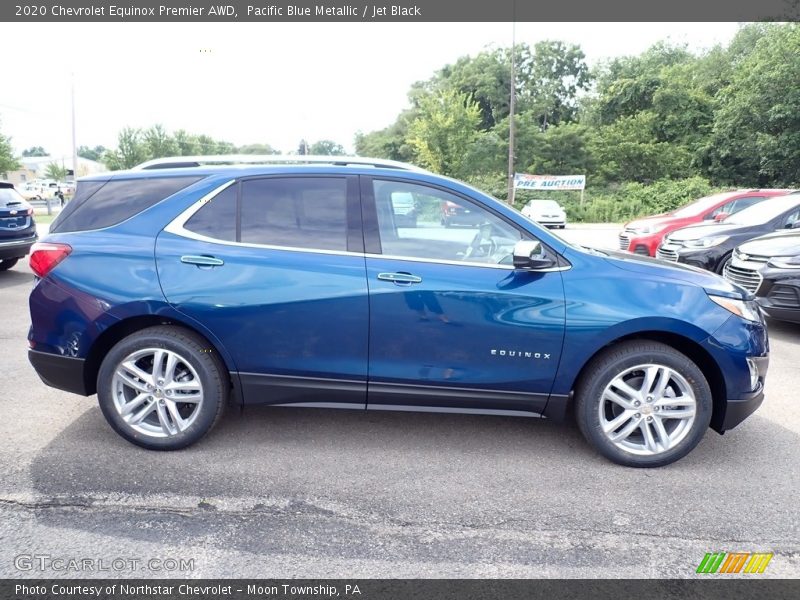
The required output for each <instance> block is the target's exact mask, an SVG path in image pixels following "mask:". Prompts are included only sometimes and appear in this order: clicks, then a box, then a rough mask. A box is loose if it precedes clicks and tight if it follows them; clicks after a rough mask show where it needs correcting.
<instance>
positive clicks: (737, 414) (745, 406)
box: [711, 356, 769, 433]
mask: <svg viewBox="0 0 800 600" xmlns="http://www.w3.org/2000/svg"><path fill="white" fill-rule="evenodd" d="M750 360H751V361H753V362H754V363H755V364H756V366H757V368H758V387H757V388H756V390H755V391H753V392H751V393H749V394H745V395H743V396H742V397H740V398H728V401H727V402H726V403H725V407H724V409H723V411H722V414H718V411H715V412H714V418H713V420H712V422H711V428H712V429H714V431H717V432H718V433H725V432H726V431H728V430H729V429H733V428H734V427H736V426H737V425H738V424H739V423H741V422H742V421H744V420H745V419H746V418H747V417H749V416H750V415H752V414H753V413H754V412H755V411H756V410H758V407H759V406H761V403H762V402H764V379H765V378H766V376H767V370H768V368H769V356H757V357H752V358H750Z"/></svg>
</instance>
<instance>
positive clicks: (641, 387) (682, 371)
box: [575, 340, 712, 467]
mask: <svg viewBox="0 0 800 600" xmlns="http://www.w3.org/2000/svg"><path fill="white" fill-rule="evenodd" d="M575 411H576V417H577V421H578V427H579V428H580V430H581V432H582V433H583V435H584V437H586V439H587V440H588V441H589V442H590V443H591V444H592V445H593V446H594V447H595V448H596V449H597V450H598V451H599V452H600V453H601V454H602V455H603V456H605V457H606V458H608V459H610V460H612V461H614V462H615V463H618V464H621V465H626V466H631V467H660V466H664V465H668V464H670V463H672V462H675V461H676V460H678V459H680V458H682V457H684V456H685V455H686V454H688V453H689V452H690V451H691V450H692V449H693V448H694V447H695V446H697V444H698V443H699V442H700V440H701V439H702V437H703V435H704V434H705V431H706V429H708V425H709V422H710V421H711V412H712V396H711V389H710V387H709V385H708V382H707V381H706V379H705V377H704V376H703V373H702V371H700V369H699V368H698V367H697V365H696V364H695V363H694V362H692V360H690V359H689V358H688V357H687V356H685V355H684V354H682V353H680V352H678V351H677V350H675V349H674V348H672V347H670V346H667V345H665V344H661V343H658V342H650V341H638V340H637V341H630V342H624V343H621V344H618V345H616V346H613V347H611V348H610V349H609V350H608V351H607V352H605V353H604V354H602V355H600V356H599V357H597V358H595V359H594V360H593V361H592V363H591V364H590V365H589V366H588V367H587V371H586V373H585V374H584V375H583V376H582V378H581V381H580V383H579V384H578V387H577V388H576V404H575Z"/></svg>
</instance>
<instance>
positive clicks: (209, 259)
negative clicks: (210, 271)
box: [181, 256, 225, 267]
mask: <svg viewBox="0 0 800 600" xmlns="http://www.w3.org/2000/svg"><path fill="white" fill-rule="evenodd" d="M181 262H182V263H186V264H187V265H197V266H198V267H221V266H222V265H224V264H225V261H224V260H222V259H221V258H217V257H215V256H181Z"/></svg>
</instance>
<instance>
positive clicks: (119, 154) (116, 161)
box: [104, 127, 150, 171]
mask: <svg viewBox="0 0 800 600" xmlns="http://www.w3.org/2000/svg"><path fill="white" fill-rule="evenodd" d="M148 158H150V157H149V156H148V153H147V147H146V146H145V144H144V142H143V140H142V130H141V129H134V128H131V127H125V128H124V129H123V130H122V131H120V132H119V135H118V136H117V149H116V150H113V151H110V152H108V153H106V154H105V157H104V160H105V163H106V166H107V167H108V168H109V169H111V170H112V171H114V170H117V169H130V168H132V167H135V166H136V165H138V164H140V163H143V162H144V161H146V160H148Z"/></svg>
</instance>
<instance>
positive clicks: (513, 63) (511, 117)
mask: <svg viewBox="0 0 800 600" xmlns="http://www.w3.org/2000/svg"><path fill="white" fill-rule="evenodd" d="M512 19H513V21H512V23H511V85H510V86H509V87H510V89H509V94H510V100H509V103H508V112H509V115H508V200H507V202H508V203H509V204H510V205H512V206H513V205H514V150H515V147H514V146H515V144H514V102H515V98H516V95H517V90H516V87H517V65H516V62H517V54H516V52H517V50H516V46H517V44H516V34H517V31H516V30H517V21H516V19H517V15H516V2H515V3H514V12H513V14H512Z"/></svg>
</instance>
